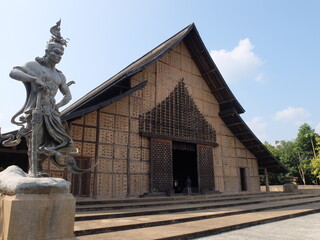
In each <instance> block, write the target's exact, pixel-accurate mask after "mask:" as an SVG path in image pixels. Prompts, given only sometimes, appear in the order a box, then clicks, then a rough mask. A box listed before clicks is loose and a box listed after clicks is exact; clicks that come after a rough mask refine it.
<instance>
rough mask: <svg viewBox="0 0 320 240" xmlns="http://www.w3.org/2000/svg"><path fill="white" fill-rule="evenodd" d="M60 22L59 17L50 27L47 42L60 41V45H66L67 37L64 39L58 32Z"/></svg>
mask: <svg viewBox="0 0 320 240" xmlns="http://www.w3.org/2000/svg"><path fill="white" fill-rule="evenodd" d="M60 24H61V19H60V20H59V21H58V22H57V23H56V25H55V26H53V27H51V28H50V32H51V34H52V36H51V39H50V40H49V43H50V42H51V43H52V42H53V43H60V44H61V45H64V46H67V43H68V40H69V38H66V39H64V38H63V37H62V36H61V33H60Z"/></svg>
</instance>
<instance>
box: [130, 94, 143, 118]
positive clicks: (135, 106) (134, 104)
mask: <svg viewBox="0 0 320 240" xmlns="http://www.w3.org/2000/svg"><path fill="white" fill-rule="evenodd" d="M130 101H131V104H130V115H131V117H139V115H140V114H141V107H142V100H141V99H140V98H134V97H132V98H130Z"/></svg>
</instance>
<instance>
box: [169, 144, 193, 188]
mask: <svg viewBox="0 0 320 240" xmlns="http://www.w3.org/2000/svg"><path fill="white" fill-rule="evenodd" d="M172 163H173V181H174V182H173V186H174V189H175V193H183V192H184V193H185V192H186V179H187V177H188V176H189V177H190V179H191V181H192V192H193V193H195V192H199V188H198V166H197V151H196V144H190V143H183V142H173V143H172Z"/></svg>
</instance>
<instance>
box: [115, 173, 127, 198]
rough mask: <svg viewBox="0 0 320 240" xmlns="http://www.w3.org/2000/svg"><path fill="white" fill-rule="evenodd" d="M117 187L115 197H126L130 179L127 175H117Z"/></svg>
mask: <svg viewBox="0 0 320 240" xmlns="http://www.w3.org/2000/svg"><path fill="white" fill-rule="evenodd" d="M114 177H115V182H114V183H115V185H114V194H113V196H122V197H124V196H126V195H127V189H128V179H127V175H125V174H115V175H114Z"/></svg>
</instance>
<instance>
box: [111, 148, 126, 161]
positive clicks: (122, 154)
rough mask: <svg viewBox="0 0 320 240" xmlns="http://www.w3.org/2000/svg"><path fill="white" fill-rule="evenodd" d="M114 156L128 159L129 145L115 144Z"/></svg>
mask: <svg viewBox="0 0 320 240" xmlns="http://www.w3.org/2000/svg"><path fill="white" fill-rule="evenodd" d="M114 157H115V158H121V159H127V158H128V147H127V146H114Z"/></svg>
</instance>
